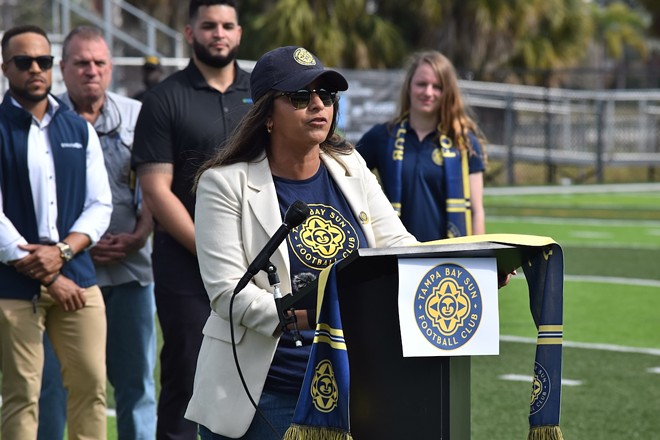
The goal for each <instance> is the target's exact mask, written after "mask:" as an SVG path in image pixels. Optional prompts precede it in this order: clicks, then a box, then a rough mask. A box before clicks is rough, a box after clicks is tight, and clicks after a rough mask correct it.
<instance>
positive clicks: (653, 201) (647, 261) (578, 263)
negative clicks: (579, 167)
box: [471, 192, 660, 440]
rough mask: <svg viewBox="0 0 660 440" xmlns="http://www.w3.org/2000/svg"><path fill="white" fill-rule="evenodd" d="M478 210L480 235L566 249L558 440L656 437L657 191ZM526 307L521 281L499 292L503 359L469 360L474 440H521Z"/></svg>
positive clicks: (499, 202)
mask: <svg viewBox="0 0 660 440" xmlns="http://www.w3.org/2000/svg"><path fill="white" fill-rule="evenodd" d="M485 204H486V212H487V219H488V222H487V231H488V232H489V233H519V234H532V235H543V236H550V237H552V238H554V239H555V240H556V241H557V242H558V243H559V244H560V245H562V248H563V250H564V259H565V272H566V277H565V284H564V362H563V380H564V384H563V387H562V417H561V426H562V431H563V433H564V437H565V438H566V439H608V440H618V439H621V440H623V439H657V438H660V418H659V417H658V415H657V414H658V409H660V319H659V318H660V281H658V280H660V270H658V269H659V266H660V258H659V257H660V221H656V219H660V216H659V215H658V214H660V193H659V192H648V193H646V192H639V193H630V194H628V193H615V194H612V193H607V194H573V195H571V194H562V195H551V194H549V195H545V194H543V195H542V194H534V195H511V194H509V195H502V196H487V197H486V203H485ZM493 212H496V213H497V214H493ZM528 304H529V303H528V299H527V290H526V283H525V281H524V280H522V279H518V280H515V281H513V282H512V283H511V284H510V285H509V286H507V287H506V288H504V289H502V290H501V291H500V332H501V335H502V342H501V344H500V355H499V356H493V357H479V358H474V359H473V362H472V394H471V397H472V438H473V439H474V440H491V439H507V440H508V439H524V438H526V433H527V430H528V425H527V411H528V408H529V394H530V382H529V381H528V380H525V378H530V380H531V370H532V365H533V360H534V350H535V345H534V343H533V342H534V340H535V337H536V332H535V328H534V325H533V322H532V320H531V316H530V313H529V306H528ZM505 379H508V380H505Z"/></svg>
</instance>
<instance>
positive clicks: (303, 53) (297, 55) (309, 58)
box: [293, 47, 316, 66]
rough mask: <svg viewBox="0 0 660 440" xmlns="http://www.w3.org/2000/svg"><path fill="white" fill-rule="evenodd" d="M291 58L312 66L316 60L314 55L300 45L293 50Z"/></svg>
mask: <svg viewBox="0 0 660 440" xmlns="http://www.w3.org/2000/svg"><path fill="white" fill-rule="evenodd" d="M293 59H294V60H295V61H296V63H298V64H301V65H303V66H314V65H316V60H315V59H314V56H313V55H312V54H311V53H309V52H308V51H307V49H303V48H302V47H299V48H298V49H296V51H295V52H293Z"/></svg>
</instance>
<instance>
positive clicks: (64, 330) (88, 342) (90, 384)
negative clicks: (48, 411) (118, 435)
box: [0, 286, 106, 440]
mask: <svg viewBox="0 0 660 440" xmlns="http://www.w3.org/2000/svg"><path fill="white" fill-rule="evenodd" d="M86 299H87V302H86V305H85V307H83V308H82V309H80V310H77V311H75V312H65V311H64V310H63V309H62V308H61V307H60V306H59V305H58V304H57V303H56V302H55V301H54V300H53V298H52V297H51V296H50V295H48V293H47V291H46V289H45V288H42V290H41V297H40V298H39V301H38V302H37V304H36V312H35V310H34V309H33V305H32V303H31V302H30V301H25V300H13V299H0V368H1V369H2V375H3V377H2V429H1V431H0V432H1V434H2V435H0V437H1V438H4V439H8V440H9V439H35V438H37V426H38V420H39V413H38V411H39V393H40V390H41V375H42V371H43V364H44V352H43V342H42V341H43V333H44V330H48V335H49V337H50V339H51V341H52V343H53V348H54V349H55V353H56V354H57V357H58V358H59V360H60V363H61V365H62V380H63V381H64V386H65V388H66V389H67V390H68V392H69V399H68V401H67V414H68V429H69V439H76V440H83V439H90V440H91V439H93V440H99V439H100V440H103V439H105V438H106V401H105V383H106V373H105V341H106V321H105V305H104V303H103V296H102V295H101V290H100V289H99V288H98V287H97V286H93V287H90V288H89V289H87V291H86Z"/></svg>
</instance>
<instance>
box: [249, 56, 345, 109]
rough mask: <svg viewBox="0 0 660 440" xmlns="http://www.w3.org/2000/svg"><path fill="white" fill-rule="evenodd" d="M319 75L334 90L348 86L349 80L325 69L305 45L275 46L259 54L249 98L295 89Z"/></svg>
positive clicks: (256, 98)
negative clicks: (270, 91)
mask: <svg viewBox="0 0 660 440" xmlns="http://www.w3.org/2000/svg"><path fill="white" fill-rule="evenodd" d="M321 77H322V78H323V82H324V86H325V87H326V88H328V89H330V90H331V91H333V92H334V91H344V90H346V89H348V82H347V81H346V78H344V77H343V76H342V74H341V73H339V72H336V71H334V70H328V69H325V68H324V67H323V64H322V63H321V61H320V60H319V59H318V58H317V57H316V56H315V55H314V54H313V53H311V52H309V51H308V50H307V49H305V48H303V47H299V46H285V47H278V48H277V49H273V50H271V51H270V52H266V53H265V54H264V55H262V56H261V58H259V59H258V60H257V63H256V64H255V65H254V69H252V74H251V75H250V89H251V90H252V102H257V101H258V100H259V98H261V97H262V96H264V95H265V94H266V93H267V92H268V91H269V90H277V91H279V92H295V91H298V90H300V89H302V88H304V87H305V86H306V85H308V84H309V83H311V82H313V81H314V80H316V79H317V78H321Z"/></svg>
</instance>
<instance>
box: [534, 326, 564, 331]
mask: <svg viewBox="0 0 660 440" xmlns="http://www.w3.org/2000/svg"><path fill="white" fill-rule="evenodd" d="M563 331H564V326H563V325H561V324H560V325H539V332H563Z"/></svg>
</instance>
